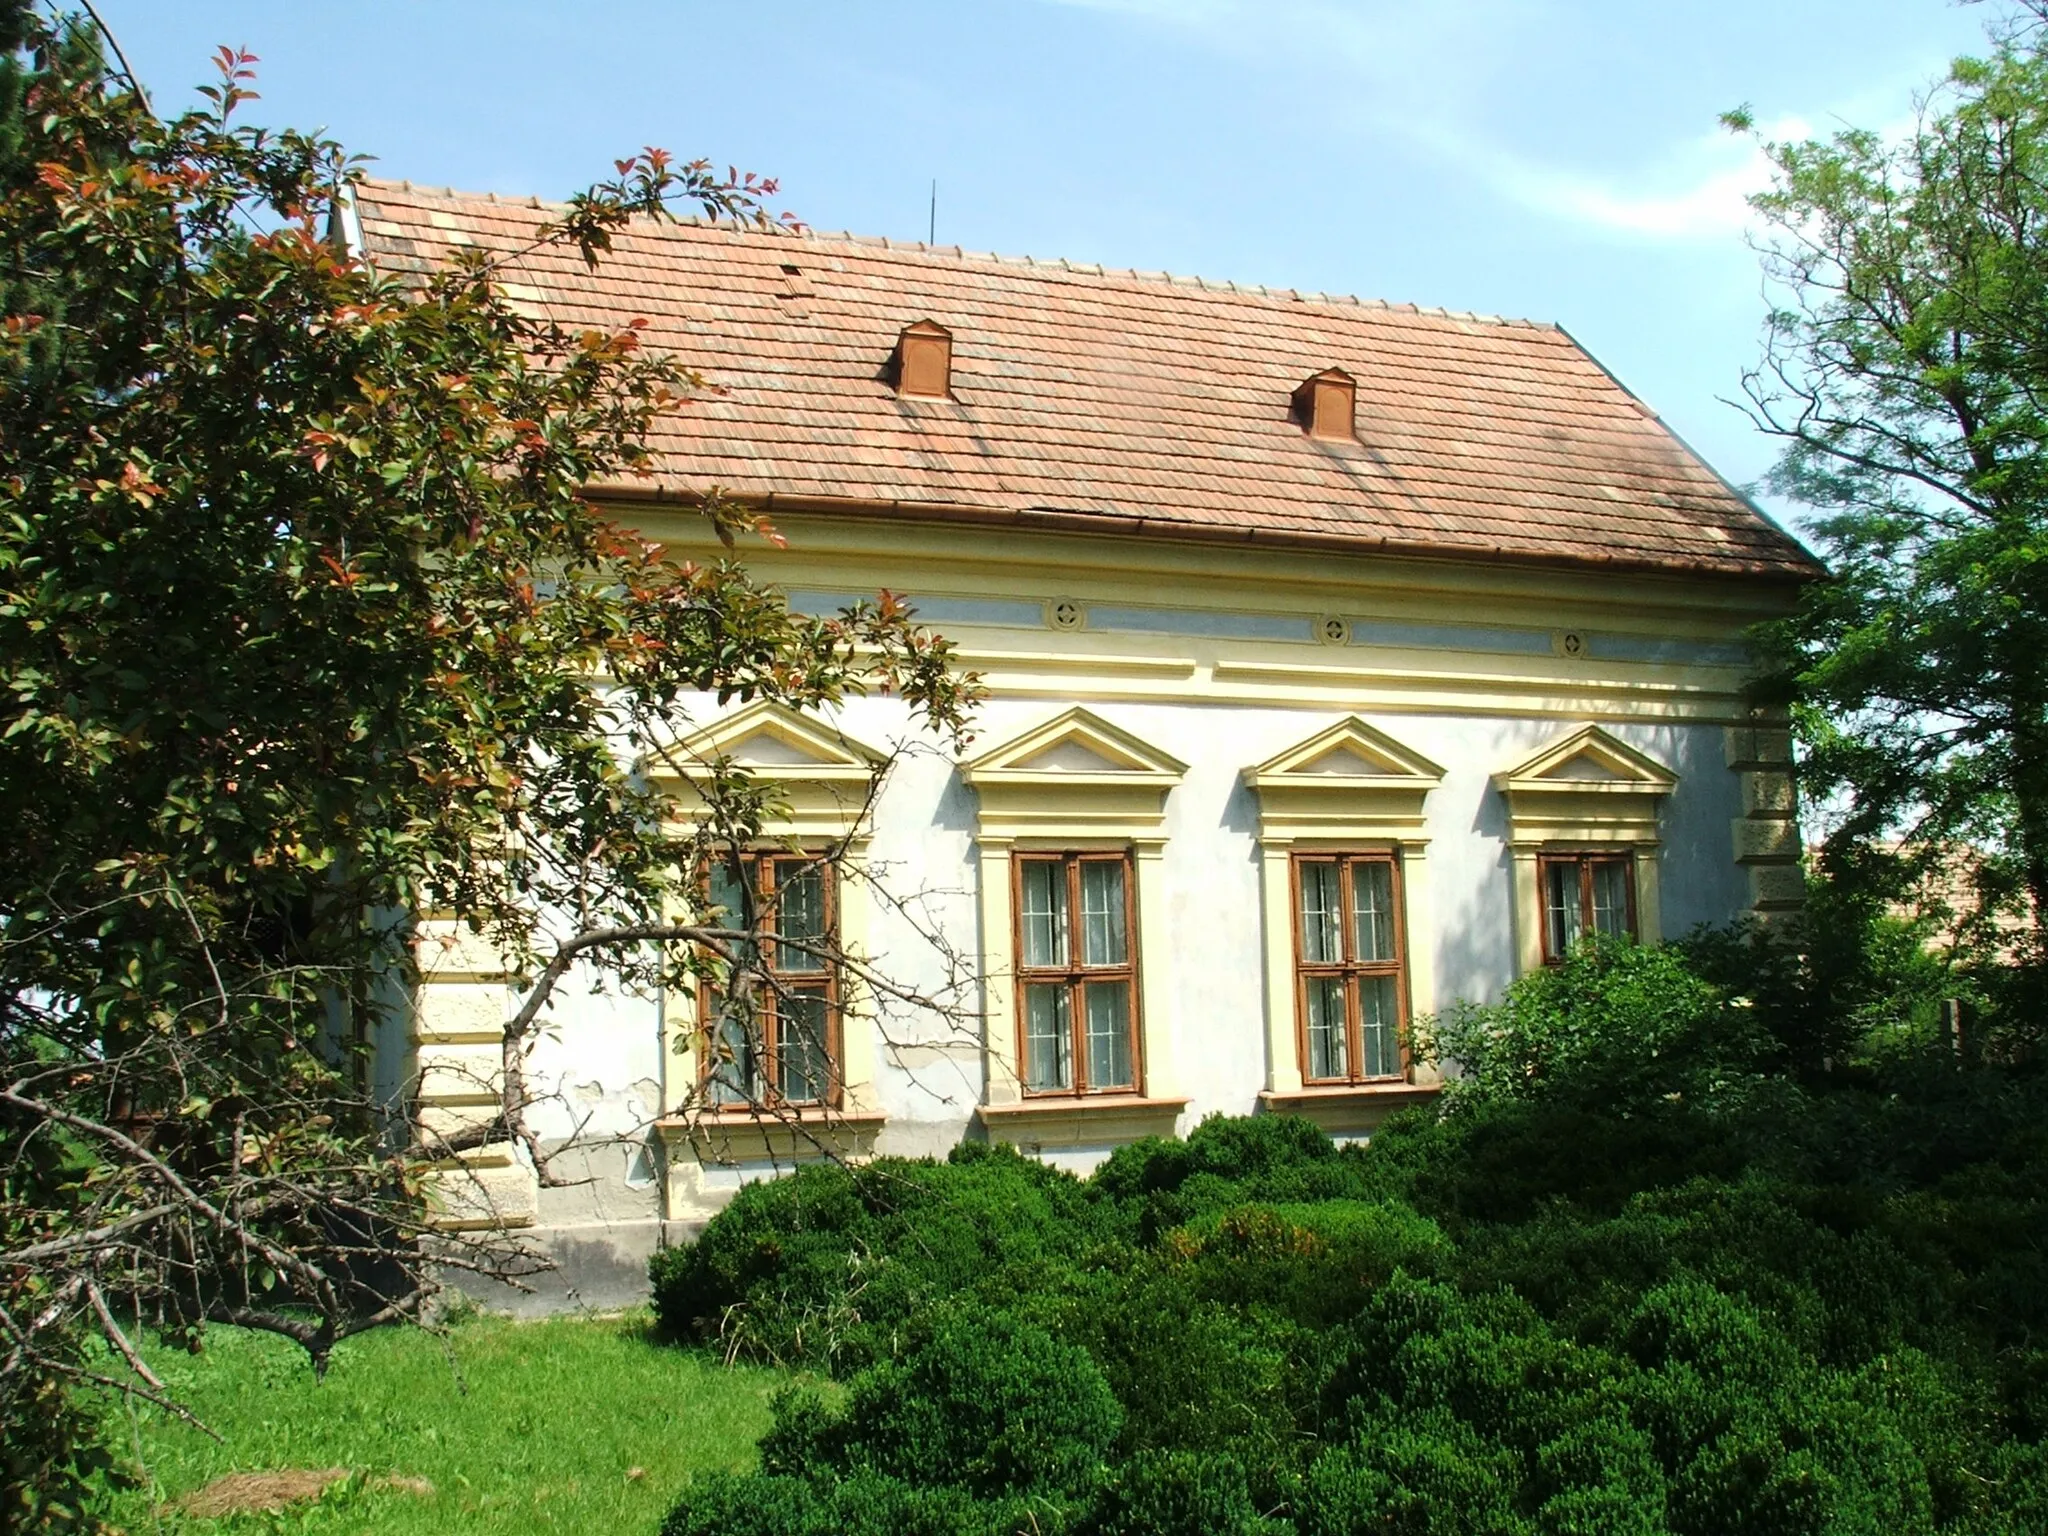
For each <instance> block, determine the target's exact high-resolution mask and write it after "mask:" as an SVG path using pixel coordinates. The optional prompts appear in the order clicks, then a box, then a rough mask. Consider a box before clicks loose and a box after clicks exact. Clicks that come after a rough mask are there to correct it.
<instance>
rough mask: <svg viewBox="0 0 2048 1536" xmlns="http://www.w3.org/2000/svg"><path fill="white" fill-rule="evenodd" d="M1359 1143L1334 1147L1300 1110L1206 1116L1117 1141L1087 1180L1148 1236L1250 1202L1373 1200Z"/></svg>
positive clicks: (1135, 1232)
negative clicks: (1174, 1136)
mask: <svg viewBox="0 0 2048 1536" xmlns="http://www.w3.org/2000/svg"><path fill="white" fill-rule="evenodd" d="M1362 1150H1363V1149H1360V1148H1351V1147H1344V1148H1340V1147H1338V1146H1337V1145H1336V1144H1335V1143H1334V1142H1332V1141H1331V1140H1330V1138H1329V1136H1328V1135H1327V1134H1326V1133H1325V1132H1324V1131H1323V1130H1322V1128H1321V1127H1319V1126H1317V1125H1316V1124H1314V1123H1313V1122H1312V1121H1309V1120H1305V1119H1303V1118H1302V1117H1301V1116H1299V1115H1237V1116H1232V1115H1210V1116H1208V1117H1207V1118H1206V1119H1204V1120H1203V1121H1202V1123H1201V1124H1200V1125H1198V1126H1196V1127H1195V1129H1194V1131H1193V1132H1192V1133H1190V1134H1189V1136H1188V1138H1187V1140H1186V1141H1175V1140H1171V1139H1168V1138H1164V1137H1157V1136H1155V1137H1148V1138H1147V1139H1145V1140H1143V1141H1137V1142H1133V1143H1131V1144H1130V1145H1129V1146H1125V1147H1119V1148H1118V1149H1117V1150H1116V1151H1115V1152H1113V1153H1112V1154H1110V1156H1109V1158H1108V1159H1107V1160H1106V1161H1105V1162H1104V1163H1103V1164H1102V1166H1101V1167H1100V1168H1098V1169H1096V1171H1095V1175H1094V1177H1093V1178H1091V1179H1090V1180H1089V1188H1090V1190H1091V1192H1092V1193H1093V1194H1094V1195H1095V1196H1096V1198H1097V1199H1099V1200H1102V1201H1104V1202H1106V1203H1107V1204H1108V1205H1109V1206H1110V1207H1111V1208H1112V1209H1113V1210H1114V1211H1115V1213H1116V1221H1117V1225H1118V1228H1119V1230H1121V1231H1122V1232H1123V1233H1124V1234H1125V1235H1126V1236H1127V1237H1130V1238H1132V1239H1134V1240H1136V1241H1139V1242H1144V1243H1151V1242H1154V1241H1156V1240H1157V1239H1158V1238H1159V1236H1160V1235H1161V1234H1162V1233H1164V1232H1166V1231H1168V1230H1169V1229H1171V1228H1173V1227H1177V1226H1181V1225H1184V1224H1185V1223H1187V1222H1190V1221H1194V1220H1196V1219H1198V1218H1199V1217H1201V1216H1204V1215H1207V1214H1210V1213H1212V1212H1216V1211H1222V1210H1227V1209H1228V1208H1229V1207H1231V1206H1233V1205H1243V1204H1246V1203H1247V1202H1251V1201H1276V1202H1303V1201H1320V1200H1370V1199H1373V1198H1374V1197H1375V1196H1376V1195H1377V1194H1378V1193H1379V1190H1378V1188H1377V1186H1376V1185H1375V1184H1374V1182H1373V1179H1372V1174H1371V1170H1370V1169H1369V1167H1368V1165H1367V1163H1366V1161H1365V1159H1364V1158H1363V1156H1362V1155H1361V1154H1362Z"/></svg>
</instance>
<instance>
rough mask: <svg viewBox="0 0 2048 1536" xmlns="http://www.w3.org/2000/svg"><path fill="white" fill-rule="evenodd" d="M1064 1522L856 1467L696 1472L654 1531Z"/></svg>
mask: <svg viewBox="0 0 2048 1536" xmlns="http://www.w3.org/2000/svg"><path fill="white" fill-rule="evenodd" d="M1064 1528H1065V1525H1064V1521H1063V1520H1062V1518H1061V1517H1060V1515H1059V1513H1058V1512H1057V1511H1050V1510H1044V1509H1040V1508H1037V1507H1034V1506H1032V1505H1030V1504H1028V1503H1024V1502H1019V1501H1013V1502H997V1503H994V1504H984V1503H981V1502H979V1501H977V1500H975V1499H973V1498H971V1497H969V1496H968V1495H966V1494H964V1493H960V1492H959V1491H957V1490H955V1489H951V1488H928V1487H920V1486H916V1485H913V1484H910V1483H906V1482H903V1481H902V1480H900V1479H897V1478H892V1477H877V1476H874V1475H872V1474H858V1475H856V1476H853V1477H850V1478H847V1479H845V1480H844V1481H842V1482H824V1483H813V1482H806V1481H804V1480H803V1479H801V1478H792V1477H761V1476H752V1477H742V1476H735V1475H733V1474H732V1473H717V1474H714V1475H712V1476H709V1477H703V1478H699V1479H698V1480H697V1481H695V1482H693V1483H692V1484H691V1485H690V1487H689V1488H688V1489H687V1490H686V1491H685V1492H684V1494H683V1497H682V1499H681V1500H680V1502H678V1503H677V1505H676V1507H675V1508H674V1509H673V1510H671V1511H670V1513H669V1517H668V1519H667V1520H666V1521H664V1522H663V1523H662V1527H661V1536H1014V1533H1016V1532H1018V1531H1029V1530H1033V1529H1036V1530H1039V1531H1041V1532H1044V1533H1045V1536H1056V1533H1057V1532H1059V1531H1061V1530H1063V1529H1064Z"/></svg>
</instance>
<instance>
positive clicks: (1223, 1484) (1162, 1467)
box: [1083, 1451, 1292, 1536]
mask: <svg viewBox="0 0 2048 1536" xmlns="http://www.w3.org/2000/svg"><path fill="white" fill-rule="evenodd" d="M1083 1530H1084V1531H1085V1532H1086V1533H1087V1536H1290V1533H1291V1531H1292V1527H1291V1526H1289V1525H1287V1524H1286V1523H1285V1522H1283V1521H1279V1520H1268V1519H1265V1518H1264V1517H1262V1516H1261V1515H1260V1514H1259V1512H1258V1511H1257V1510H1256V1509H1255V1508H1253V1506H1252V1499H1251V1493H1250V1490H1249V1489H1248V1488H1247V1486H1246V1484H1245V1475H1244V1468H1243V1467H1241V1466H1239V1465H1238V1464H1237V1463H1236V1462H1235V1461H1233V1460H1232V1459H1231V1458H1229V1457H1228V1456H1201V1455H1196V1454H1194V1453H1192V1452H1189V1451H1143V1452H1140V1453H1139V1454H1138V1455H1136V1456H1133V1457H1132V1458H1131V1459H1130V1460H1129V1461H1127V1462H1125V1463H1124V1464H1123V1465H1122V1466H1121V1467H1119V1468H1118V1469H1117V1470H1116V1473H1115V1474H1114V1475H1113V1476H1112V1477H1110V1478H1109V1479H1108V1480H1107V1481H1105V1482H1104V1484H1103V1488H1102V1492H1101V1494H1100V1495H1099V1496H1098V1497H1097V1499H1096V1505H1095V1509H1094V1511H1093V1513H1092V1514H1091V1515H1090V1517H1089V1518H1088V1520H1087V1522H1086V1523H1085V1525H1084V1526H1083Z"/></svg>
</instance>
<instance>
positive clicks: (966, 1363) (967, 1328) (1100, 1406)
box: [761, 1309, 1123, 1499]
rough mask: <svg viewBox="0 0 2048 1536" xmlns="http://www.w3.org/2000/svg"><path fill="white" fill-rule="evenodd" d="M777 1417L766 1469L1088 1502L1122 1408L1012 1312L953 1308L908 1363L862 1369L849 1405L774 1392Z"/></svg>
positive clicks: (1069, 1352)
mask: <svg viewBox="0 0 2048 1536" xmlns="http://www.w3.org/2000/svg"><path fill="white" fill-rule="evenodd" d="M775 1419H776V1421H775V1426H774V1428H772V1429H771V1430H770V1431H769V1432H768V1434H767V1436H766V1438H764V1439H763V1440H762V1442H761V1464H762V1466H763V1467H764V1468H765V1469H766V1470H767V1471H769V1472H771V1473H784V1474H790V1475H802V1476H808V1477H812V1478H817V1477H820V1476H837V1477H845V1476H849V1475H852V1474H854V1473H858V1472H872V1473H876V1474H879V1475H881V1476H884V1477H893V1478H898V1479H902V1480H904V1481H906V1482H916V1483H921V1484H928V1485H932V1486H940V1487H949V1488H957V1489H959V1490H961V1491H962V1492H965V1493H968V1494H971V1495H974V1496H975V1497H977V1498H1002V1497H1004V1496H1007V1495H1012V1494H1026V1493H1028V1494H1033V1495H1038V1496H1053V1497H1056V1498H1064V1499H1081V1498H1083V1497H1085V1496H1086V1495H1088V1494H1089V1493H1091V1492H1092V1491H1093V1488H1094V1485H1095V1482H1096V1479H1097V1478H1098V1477H1099V1476H1100V1474H1101V1471H1102V1466H1103V1463H1104V1461H1105V1459H1106V1458H1107V1456H1108V1454H1109V1450H1110V1447H1111V1445H1112V1444H1113V1443H1114V1442H1115V1440H1116V1436H1117V1431H1118V1430H1119V1429H1120V1428H1121V1427H1122V1424H1123V1410H1122V1409H1121V1408H1120V1407H1119V1406H1118V1404H1117V1400H1116V1397H1115V1395H1114V1394H1113V1393H1112V1392H1111V1391H1110V1389H1109V1384H1108V1382H1107V1381H1105V1380H1104V1379H1103V1375H1102V1372H1101V1370H1100V1369H1099V1368H1098V1367H1097V1366H1096V1364H1095V1362H1094V1361H1093V1360H1091V1359H1090V1358H1089V1357H1088V1355H1087V1353H1086V1352H1085V1351H1082V1350H1079V1349H1076V1348H1074V1347H1073V1346H1072V1345H1070V1344H1062V1343H1060V1342H1058V1341H1057V1340H1055V1339H1053V1338H1052V1337H1051V1336H1050V1335H1049V1334H1047V1333H1045V1332H1044V1331H1043V1330H1041V1329H1038V1328H1033V1327H1031V1326H1030V1325H1028V1324H1025V1323H1020V1322H1018V1321H1017V1320H1016V1319H1014V1318H1012V1317H1010V1316H1009V1315H1008V1314H1006V1313H1001V1312H987V1311H982V1310H980V1309H955V1310H951V1311H948V1312H947V1313H946V1314H944V1315H943V1316H942V1317H941V1318H940V1319H939V1320H938V1322H937V1323H936V1324H935V1325H934V1326H933V1327H932V1328H931V1330H930V1331H929V1332H928V1333H925V1334H924V1335H923V1336H922V1337H920V1338H919V1339H918V1341H917V1343H916V1344H915V1345H914V1346H913V1347H912V1348H911V1349H910V1350H909V1352H908V1353H906V1354H905V1356H904V1357H903V1358H902V1359H901V1360H890V1361H885V1362H883V1363H882V1364H880V1365H876V1366H873V1367H870V1368H869V1369H867V1370H865V1371H863V1372H861V1373H860V1374H859V1375H857V1376H855V1377H854V1378H853V1379H852V1381H851V1382H849V1383H848V1385H847V1393H846V1402H845V1405H844V1406H843V1407H842V1408H837V1409H834V1408H831V1407H829V1406H827V1405H826V1404H825V1403H824V1401H823V1400H822V1399H820V1398H818V1397H817V1396H816V1395H815V1394H802V1393H800V1394H795V1395H791V1396H786V1397H784V1398H782V1399H780V1400H778V1402H777V1404H776V1416H775Z"/></svg>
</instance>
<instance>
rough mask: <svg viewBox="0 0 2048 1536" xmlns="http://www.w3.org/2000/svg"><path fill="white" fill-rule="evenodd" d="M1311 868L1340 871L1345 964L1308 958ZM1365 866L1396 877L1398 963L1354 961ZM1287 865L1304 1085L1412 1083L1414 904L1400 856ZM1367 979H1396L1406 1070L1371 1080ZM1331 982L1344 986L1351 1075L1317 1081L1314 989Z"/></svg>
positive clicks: (1316, 853)
mask: <svg viewBox="0 0 2048 1536" xmlns="http://www.w3.org/2000/svg"><path fill="white" fill-rule="evenodd" d="M1306 864H1335V865H1336V866H1337V868H1338V878H1337V886H1338V892H1339V896H1340V898H1341V900H1342V903H1343V914H1342V921H1341V928H1342V938H1343V946H1344V954H1345V957H1346V958H1345V959H1343V960H1341V961H1321V960H1316V961H1311V960H1309V959H1308V958H1307V947H1306V945H1305V944H1304V943H1303V942H1302V940H1303V933H1302V914H1301V871H1302V866H1303V865H1306ZM1359 864H1382V865H1385V866H1386V867H1387V869H1388V871H1389V872H1390V876H1391V878H1390V881H1389V885H1388V889H1389V891H1390V893H1391V895H1390V899H1391V901H1392V903H1393V909H1394V910H1393V919H1394V958H1393V959H1392V960H1364V961H1361V960H1358V959H1356V958H1354V957H1353V956H1352V949H1353V946H1354V945H1355V944H1356V943H1357V928H1356V926H1355V925H1356V922H1357V916H1356V910H1355V904H1356V896H1357V891H1356V886H1355V885H1354V883H1353V881H1352V880H1351V878H1350V872H1351V870H1352V868H1353V867H1354V866H1355V865H1359ZM1287 865H1288V870H1287V887H1288V905H1289V909H1290V911H1291V913H1292V927H1293V933H1294V1045H1295V1050H1296V1052H1297V1059H1298V1060H1299V1061H1300V1063H1301V1080H1302V1083H1303V1085H1304V1086H1307V1087H1313V1088H1330V1087H1351V1088H1364V1087H1369V1086H1371V1085H1373V1084H1375V1083H1398V1082H1406V1081H1407V1080H1408V1075H1409V1070H1410V1067H1411V1062H1410V1059H1409V1052H1408V902H1407V893H1406V891H1405V890H1404V889H1403V887H1402V881H1401V856H1400V854H1399V852H1398V851H1396V850H1392V849H1385V848H1360V849H1331V850H1320V849H1318V850H1311V851H1303V852H1296V853H1294V854H1292V855H1291V856H1290V857H1289V858H1288V861H1287ZM1367 976H1371V977H1381V976H1391V977H1393V978H1394V999H1395V1008H1396V1016H1397V1023H1396V1035H1397V1040H1398V1043H1399V1046H1400V1053H1401V1066H1400V1070H1399V1071H1398V1072H1395V1073H1380V1074H1367V1073H1366V1072H1365V1071H1364V1070H1363V1067H1364V1064H1365V1038H1364V1036H1365V1021H1364V1016H1363V1010H1362V1008H1361V1006H1360V1004H1359V996H1358V982H1359V979H1360V978H1361V977H1367ZM1330 978H1339V979H1341V980H1342V981H1343V982H1344V1052H1345V1054H1344V1059H1345V1061H1346V1062H1347V1063H1348V1064H1349V1065H1350V1070H1349V1071H1348V1072H1347V1073H1346V1074H1345V1075H1344V1076H1342V1077H1315V1076H1313V1075H1311V1073H1310V1062H1311V1060H1312V1058H1311V1055H1310V1052H1309V1039H1308V988H1309V983H1310V981H1311V980H1327V979H1330Z"/></svg>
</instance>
